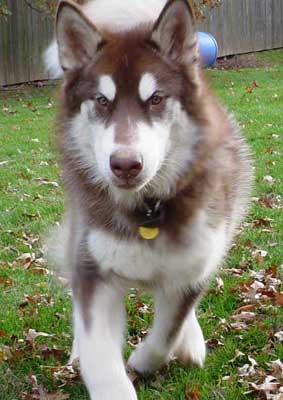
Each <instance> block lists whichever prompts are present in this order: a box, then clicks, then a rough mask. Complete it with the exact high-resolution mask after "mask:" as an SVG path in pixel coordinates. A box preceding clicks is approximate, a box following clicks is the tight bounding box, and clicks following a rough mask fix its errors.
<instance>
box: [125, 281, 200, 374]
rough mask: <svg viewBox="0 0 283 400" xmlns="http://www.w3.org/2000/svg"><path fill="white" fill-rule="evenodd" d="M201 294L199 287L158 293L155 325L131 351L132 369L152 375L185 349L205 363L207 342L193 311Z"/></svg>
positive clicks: (187, 354) (188, 354)
mask: <svg viewBox="0 0 283 400" xmlns="http://www.w3.org/2000/svg"><path fill="white" fill-rule="evenodd" d="M200 293H201V289H200V288H194V289H190V290H187V291H184V292H176V291H164V290H162V289H160V290H158V291H157V292H156V295H155V318H154V324H153V327H152V330H151V331H150V332H149V334H148V336H147V337H146V339H145V340H144V342H142V343H141V344H140V345H139V346H138V348H137V349H136V350H135V351H134V352H133V353H132V354H131V356H130V359H129V362H128V364H129V366H130V367H131V368H133V369H135V370H136V371H137V372H139V373H141V374H149V373H152V372H154V371H155V370H157V369H159V368H160V367H161V366H162V365H163V364H165V363H166V362H167V361H169V360H170V358H171V357H172V356H174V355H175V354H176V353H177V354H176V355H178V356H179V355H180V354H181V353H182V352H186V357H187V358H188V359H189V358H190V359H191V360H192V361H193V362H195V363H197V364H199V365H202V362H203V361H204V357H205V344H204V339H203V335H202V331H201V328H200V326H199V324H198V321H197V319H196V317H195V312H194V308H195V305H196V302H197V299H198V297H199V295H200ZM190 355H191V357H190Z"/></svg>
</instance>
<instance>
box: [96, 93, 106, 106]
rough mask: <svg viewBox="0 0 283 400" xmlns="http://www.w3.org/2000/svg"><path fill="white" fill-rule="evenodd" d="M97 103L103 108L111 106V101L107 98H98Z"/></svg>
mask: <svg viewBox="0 0 283 400" xmlns="http://www.w3.org/2000/svg"><path fill="white" fill-rule="evenodd" d="M96 101H97V102H98V104H99V105H100V106H102V107H108V105H109V100H108V99H107V98H106V97H105V96H98V97H96Z"/></svg>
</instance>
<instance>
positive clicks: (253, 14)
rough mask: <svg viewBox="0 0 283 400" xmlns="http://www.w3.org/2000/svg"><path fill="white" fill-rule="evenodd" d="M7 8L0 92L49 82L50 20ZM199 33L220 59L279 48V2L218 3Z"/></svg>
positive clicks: (282, 20) (1, 33)
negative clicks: (210, 39) (45, 60)
mask: <svg viewBox="0 0 283 400" xmlns="http://www.w3.org/2000/svg"><path fill="white" fill-rule="evenodd" d="M105 1H111V0H105ZM121 1H123V0H121ZM144 1H146V0H144ZM8 7H9V9H10V10H11V16H9V17H8V18H7V20H6V21H5V20H4V19H3V18H2V19H0V86H1V85H8V84H15V83H20V82H27V81H33V80H41V79H48V76H47V75H46V73H45V72H44V68H43V65H42V53H43V50H44V49H45V48H46V47H47V45H48V43H49V41H50V40H51V38H52V35H53V22H52V20H51V19H50V18H47V17H45V16H44V15H43V14H40V13H39V12H37V11H36V10H33V9H31V8H30V7H28V6H27V4H26V2H25V1H24V0H8ZM199 30H203V31H207V32H211V33H212V34H213V35H214V36H215V37H216V39H217V41H218V44H219V50H220V53H219V55H220V56H224V55H231V54H241V53H247V52H252V51H259V50H265V49H273V48H279V47H283V0H222V4H221V6H220V7H217V8H215V9H213V10H211V11H209V13H208V15H207V18H206V20H205V21H203V22H202V23H200V24H199Z"/></svg>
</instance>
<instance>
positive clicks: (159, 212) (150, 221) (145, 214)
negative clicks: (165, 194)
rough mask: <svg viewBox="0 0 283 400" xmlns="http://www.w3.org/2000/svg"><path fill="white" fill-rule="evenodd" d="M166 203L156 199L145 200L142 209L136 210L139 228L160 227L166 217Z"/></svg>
mask: <svg viewBox="0 0 283 400" xmlns="http://www.w3.org/2000/svg"><path fill="white" fill-rule="evenodd" d="M164 206H165V204H164V201H162V200H160V199H155V198H145V199H144V202H143V204H142V206H141V207H139V208H137V209H136V210H135V216H136V218H137V222H138V226H143V227H146V228H157V227H160V226H161V225H162V223H163V221H164V215H165V207H164Z"/></svg>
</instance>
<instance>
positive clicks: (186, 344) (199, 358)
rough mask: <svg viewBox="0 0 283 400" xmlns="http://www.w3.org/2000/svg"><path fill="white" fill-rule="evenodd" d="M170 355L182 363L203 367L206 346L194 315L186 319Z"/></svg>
mask: <svg viewBox="0 0 283 400" xmlns="http://www.w3.org/2000/svg"><path fill="white" fill-rule="evenodd" d="M172 355H173V356H175V357H177V358H178V359H179V360H180V361H181V362H182V363H184V364H194V365H197V366H198V367H203V364H204V361H205V356H206V346H205V341H204V337H203V334H202V330H201V328H200V326H199V323H198V321H197V319H196V317H195V316H193V317H190V319H188V320H187V321H186V322H185V324H184V326H183V328H182V331H181V333H180V335H179V337H178V339H177V341H176V343H175V345H174V348H173V352H172Z"/></svg>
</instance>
